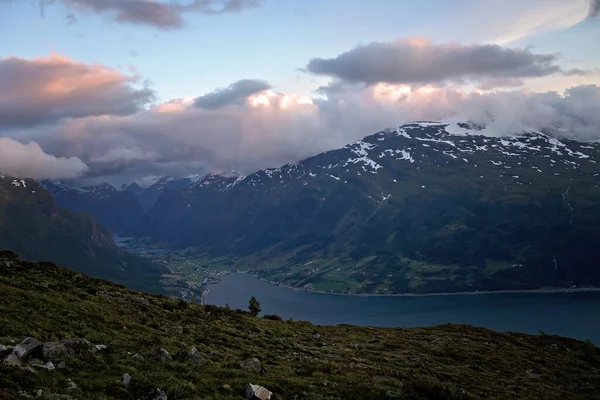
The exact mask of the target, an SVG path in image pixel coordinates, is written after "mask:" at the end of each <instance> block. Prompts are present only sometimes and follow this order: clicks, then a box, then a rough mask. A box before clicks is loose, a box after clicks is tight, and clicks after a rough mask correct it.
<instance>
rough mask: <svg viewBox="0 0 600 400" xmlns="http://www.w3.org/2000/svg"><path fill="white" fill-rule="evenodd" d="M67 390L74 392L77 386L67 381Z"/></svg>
mask: <svg viewBox="0 0 600 400" xmlns="http://www.w3.org/2000/svg"><path fill="white" fill-rule="evenodd" d="M67 389H69V390H73V389H77V384H76V383H75V382H73V381H72V380H70V379H67Z"/></svg>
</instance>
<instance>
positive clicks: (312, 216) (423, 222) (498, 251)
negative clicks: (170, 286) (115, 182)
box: [130, 122, 600, 292]
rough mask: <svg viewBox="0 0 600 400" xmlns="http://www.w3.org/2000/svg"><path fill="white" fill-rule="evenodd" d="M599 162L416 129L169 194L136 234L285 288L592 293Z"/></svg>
mask: <svg viewBox="0 0 600 400" xmlns="http://www.w3.org/2000/svg"><path fill="white" fill-rule="evenodd" d="M597 160H600V144H598V143H587V142H578V141H574V140H569V139H561V140H559V139H557V138H555V137H552V136H549V135H547V134H545V133H542V132H530V133H525V134H519V135H510V136H508V135H507V136H504V137H498V136H492V135H491V134H490V133H488V132H487V130H486V129H485V128H484V127H481V126H475V125H473V124H468V123H451V124H450V123H443V122H415V123H410V124H406V125H403V126H401V127H398V128H394V129H386V130H383V131H381V132H378V133H376V134H374V135H371V136H367V137H365V138H364V139H362V140H358V141H356V142H354V143H351V144H349V145H347V146H345V147H343V148H340V149H337V150H332V151H328V152H325V153H322V154H319V155H316V156H314V157H311V158H308V159H306V160H303V161H301V162H299V163H297V164H294V165H285V166H282V167H280V168H276V169H267V170H262V171H258V172H256V173H254V174H251V175H248V176H240V177H224V176H219V175H209V176H207V177H205V179H202V180H200V181H198V182H197V184H196V185H194V186H193V187H191V188H188V189H186V190H179V191H168V192H164V193H163V194H162V195H161V196H160V198H159V199H158V201H157V203H156V205H155V206H154V207H153V209H152V210H151V211H150V212H149V213H148V214H147V215H146V216H145V217H144V219H143V221H142V223H140V224H138V225H137V226H136V227H135V228H134V229H132V230H131V231H130V233H131V234H138V235H143V236H152V237H154V238H155V239H157V240H166V241H170V242H172V243H175V244H176V245H179V246H181V247H195V248H197V249H198V251H201V252H205V253H208V254H212V255H215V256H220V255H225V254H227V255H230V256H233V257H234V258H235V259H237V260H239V261H238V262H239V263H240V265H244V266H251V267H254V268H255V269H257V270H258V271H259V272H261V273H262V274H263V275H265V276H274V275H276V276H277V278H278V279H279V278H281V277H282V276H285V277H286V278H285V280H286V282H287V283H290V284H295V285H303V284H306V283H314V282H313V281H314V280H315V279H316V280H317V281H319V282H324V281H327V282H330V283H331V281H332V280H336V279H338V281H339V282H338V283H339V285H338V286H335V285H334V286H335V289H336V290H345V289H344V288H346V286H344V285H343V284H342V283H340V282H355V283H356V284H357V285H359V284H360V285H361V287H362V290H363V291H374V290H383V289H384V288H385V289H386V290H391V291H396V292H398V291H439V290H459V289H460V290H470V289H473V288H480V289H485V288H499V287H502V288H522V287H537V286H540V285H543V284H554V285H555V284H567V285H568V284H582V283H590V282H592V281H593V282H594V283H595V284H600V271H598V270H596V268H595V265H596V262H595V261H593V260H598V259H600V250H598V249H600V246H598V245H597V243H596V242H595V241H596V238H597V237H600V188H599V187H598V186H599V184H600V177H599V174H600V166H599V165H598V164H597ZM306 263H312V264H311V265H313V264H314V266H315V267H316V268H317V270H318V271H319V272H318V277H317V278H316V277H315V276H313V275H314V274H315V272H314V271H313V272H310V273H309V272H307V270H306V269H307V268H306V267H304V265H305V264H306ZM267 265H268V268H267V267H266V266H267ZM427 265H429V266H431V265H435V268H433V270H431V271H429V272H427V274H428V275H427V279H424V278H423V274H422V272H423V271H418V269H419V268H421V267H423V268H425V266H427ZM338 269H339V270H338ZM415 269H416V270H415ZM267 270H268V272H267ZM311 270H314V268H311ZM388 275H389V276H388ZM336 276H337V278H335V277H336ZM341 276H343V278H344V279H341ZM429 278H431V279H429ZM450 278H452V279H450ZM449 279H450V280H449ZM368 282H371V283H368ZM336 285H337V284H336ZM324 287H327V285H324ZM346 289H347V288H346Z"/></svg>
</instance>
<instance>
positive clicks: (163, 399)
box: [146, 388, 167, 400]
mask: <svg viewBox="0 0 600 400" xmlns="http://www.w3.org/2000/svg"><path fill="white" fill-rule="evenodd" d="M146 400H167V395H166V393H165V392H163V391H162V390H160V389H159V388H156V389H154V390H153V391H151V392H150V394H149V395H148V397H146Z"/></svg>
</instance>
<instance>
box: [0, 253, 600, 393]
mask: <svg viewBox="0 0 600 400" xmlns="http://www.w3.org/2000/svg"><path fill="white" fill-rule="evenodd" d="M0 297H1V299H2V301H0V344H5V345H10V341H11V340H12V341H14V342H15V343H19V342H20V341H21V340H23V339H24V338H25V337H29V336H31V337H34V338H35V339H37V340H40V341H42V342H45V346H44V348H45V349H48V350H49V349H55V351H54V352H52V351H45V352H44V351H42V352H39V351H38V353H41V354H35V351H34V353H33V354H32V355H31V356H30V357H29V358H30V359H29V360H27V358H26V357H25V358H23V361H22V367H27V366H30V365H33V364H34V362H33V361H32V360H31V358H35V357H41V358H43V359H44V362H46V361H47V360H48V359H49V360H50V361H51V362H52V363H53V364H54V365H55V366H56V367H57V368H56V369H54V370H52V371H46V370H44V369H43V368H39V367H34V368H37V369H36V371H37V373H36V374H33V373H31V372H29V371H28V370H26V369H22V368H19V367H8V366H2V365H0V397H1V398H8V399H12V398H15V399H16V398H23V397H17V396H18V394H19V392H21V391H24V392H25V393H26V394H34V395H35V393H36V391H38V390H42V391H43V392H44V395H45V397H47V398H63V396H65V395H67V396H70V397H69V398H77V399H98V398H102V399H146V398H149V397H148V394H149V393H150V392H151V391H153V390H154V389H155V388H157V387H158V388H161V389H162V390H163V391H165V392H166V395H167V396H168V399H169V400H176V399H241V398H244V392H245V389H246V386H247V385H248V383H253V384H259V385H263V386H264V387H266V388H267V389H269V390H271V391H272V392H274V394H275V396H276V398H277V399H295V398H298V399H323V400H326V399H329V400H333V399H361V400H364V399H389V400H391V399H397V400H400V399H405V400H410V399H432V400H433V399H435V400H440V399H442V400H443V399H446V400H448V399H461V400H464V399H471V400H475V399H539V398H543V399H561V400H570V399H596V398H598V397H599V396H600V388H599V387H598V385H597V381H598V374H599V373H600V361H599V360H600V351H599V350H598V348H597V347H595V346H593V345H592V344H590V343H584V342H580V341H577V340H573V339H566V338H561V337H557V336H550V335H539V336H532V335H525V334H518V333H499V332H493V331H489V330H487V329H481V328H475V327H471V326H466V325H452V324H446V325H443V326H437V327H431V328H399V329H390V328H368V327H353V326H349V325H340V326H327V327H325V326H315V325H312V324H309V323H307V322H299V321H291V320H290V321H281V320H276V317H273V316H271V317H269V318H266V317H265V318H255V317H252V316H251V315H250V314H249V313H247V312H242V311H239V310H235V311H234V310H228V309H225V308H218V307H214V306H200V305H196V304H188V303H185V302H181V301H176V300H171V299H167V298H165V297H164V296H159V295H149V294H145V293H140V292H134V291H131V290H127V289H125V288H123V287H121V286H117V285H114V284H111V283H109V282H106V281H101V280H98V279H91V278H88V277H86V276H83V275H81V274H78V273H74V272H71V271H68V270H66V269H64V268H61V267H57V266H55V265H52V264H48V263H31V262H25V261H23V260H19V259H14V258H12V257H11V256H10V255H7V254H3V253H0ZM257 297H258V299H259V300H260V294H257ZM32 310H34V311H32ZM75 338H83V339H87V340H89V341H90V342H91V343H92V344H94V345H100V344H101V345H104V346H106V348H103V349H102V348H101V350H97V349H96V348H94V347H92V346H85V344H86V342H84V341H82V340H78V341H74V340H72V339H75ZM65 339H67V340H66V341H65V342H62V343H66V344H69V343H80V345H79V347H78V348H77V350H78V351H77V352H76V353H75V354H70V355H69V354H68V353H67V352H66V351H64V352H60V348H61V344H60V343H56V341H59V340H63V341H64V340H65ZM68 339H71V340H68ZM48 342H54V343H48ZM192 346H193V347H194V348H195V351H192V350H191V348H192ZM69 348H70V347H69ZM158 349H164V350H166V351H167V352H169V353H170V354H172V355H173V360H170V359H169V357H167V356H166V355H165V353H164V351H157V350H158ZM57 350H58V351H57ZM9 351H10V349H8V352H9ZM180 352H181V353H180ZM6 353H7V351H5V350H0V360H1V359H4V357H6ZM133 354H137V356H136V357H135V358H133V357H132V355H133ZM140 355H141V356H142V357H143V358H141V357H140ZM160 355H162V359H161V358H160ZM254 357H256V358H257V359H258V360H257V361H258V365H257V367H256V370H253V369H252V366H253V365H255V364H256V361H252V362H249V363H245V364H243V363H242V362H243V361H244V360H248V359H250V358H254ZM59 362H63V363H64V365H63V366H62V367H58V366H59ZM0 364H2V363H1V362H0ZM259 371H260V372H259ZM126 373H127V374H129V376H130V377H131V381H130V382H129V383H128V384H127V385H125V384H123V383H122V376H123V375H124V374H126ZM69 381H71V382H73V383H74V384H75V385H77V388H75V389H69V387H68V384H69V383H68V382H69ZM64 398H67V397H64ZM151 398H154V397H151Z"/></svg>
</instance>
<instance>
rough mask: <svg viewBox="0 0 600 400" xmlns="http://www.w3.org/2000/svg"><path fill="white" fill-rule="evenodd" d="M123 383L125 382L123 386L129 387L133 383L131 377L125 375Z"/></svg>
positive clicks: (122, 379) (122, 378)
mask: <svg viewBox="0 0 600 400" xmlns="http://www.w3.org/2000/svg"><path fill="white" fill-rule="evenodd" d="M121 382H123V385H125V386H128V385H129V382H131V375H129V374H128V373H124V374H123V376H122V377H121Z"/></svg>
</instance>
